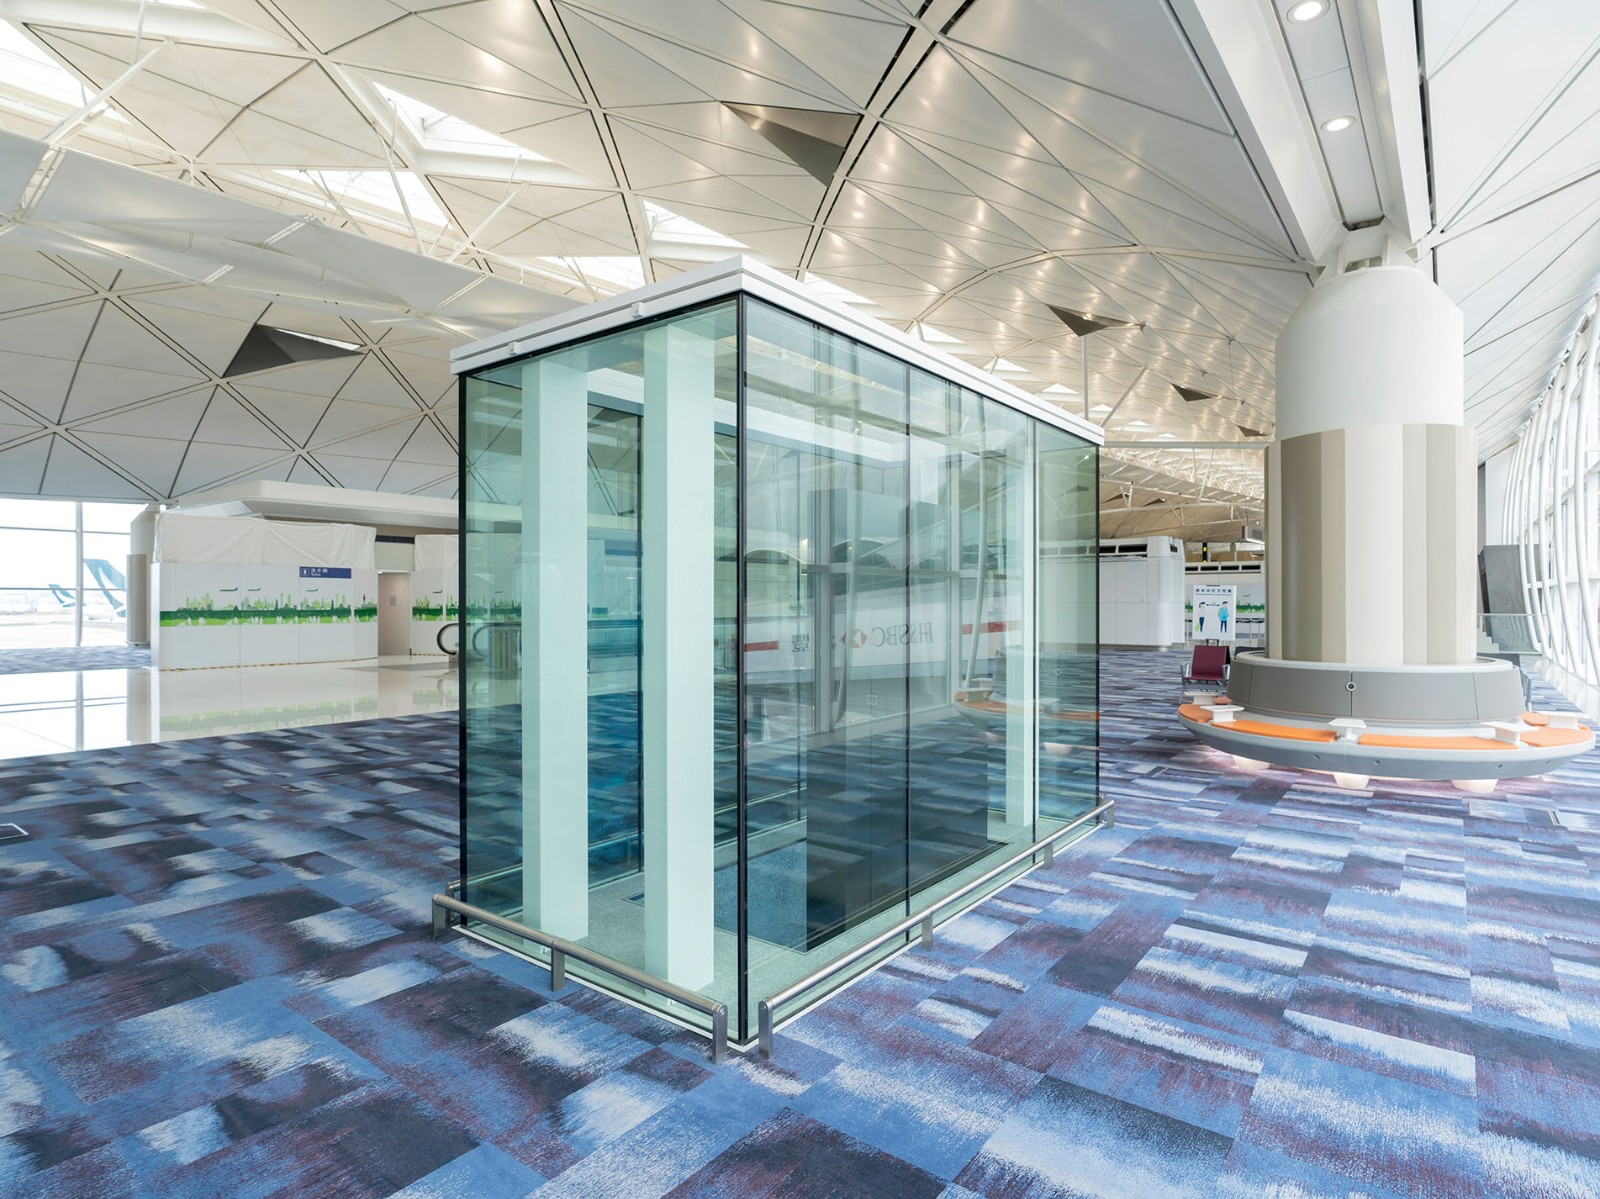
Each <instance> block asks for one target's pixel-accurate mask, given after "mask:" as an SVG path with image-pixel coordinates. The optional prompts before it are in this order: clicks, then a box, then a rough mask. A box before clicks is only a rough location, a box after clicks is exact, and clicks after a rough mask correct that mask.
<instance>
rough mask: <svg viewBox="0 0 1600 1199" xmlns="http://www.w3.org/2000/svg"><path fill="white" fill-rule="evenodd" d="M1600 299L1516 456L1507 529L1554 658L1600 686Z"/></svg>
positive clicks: (1536, 626) (1538, 629)
mask: <svg viewBox="0 0 1600 1199" xmlns="http://www.w3.org/2000/svg"><path fill="white" fill-rule="evenodd" d="M1597 307H1600V300H1591V301H1590V303H1589V307H1588V308H1587V310H1586V311H1585V313H1584V318H1583V323H1582V324H1580V326H1579V328H1578V331H1577V332H1576V333H1574V334H1573V337H1572V340H1571V342H1570V343H1569V344H1568V346H1567V350H1566V354H1565V357H1564V359H1563V361H1562V363H1561V365H1560V366H1559V367H1557V368H1556V371H1555V374H1554V376H1553V377H1552V379H1551V380H1550V384H1549V386H1548V387H1547V388H1546V389H1545V392H1544V394H1543V395H1542V396H1540V398H1539V400H1538V401H1537V402H1536V404H1535V406H1534V409H1533V413H1532V415H1531V416H1530V417H1529V419H1528V422H1527V423H1526V424H1525V425H1524V426H1523V428H1522V431H1521V433H1520V435H1519V436H1518V438H1517V444H1516V447H1515V449H1514V451H1513V454H1512V460H1511V470H1510V477H1509V480H1508V485H1507V487H1506V498H1505V529H1506V536H1507V538H1508V539H1509V540H1512V541H1514V542H1516V544H1517V545H1518V546H1519V547H1520V548H1521V555H1522V577H1523V586H1524V588H1525V590H1526V594H1527V609H1528V613H1529V618H1530V620H1531V622H1532V625H1533V630H1534V634H1535V636H1536V638H1537V641H1538V644H1539V646H1540V647H1541V650H1542V652H1543V654H1544V656H1545V657H1546V658H1548V659H1549V660H1550V661H1552V662H1554V663H1555V664H1556V665H1557V666H1559V667H1561V668H1562V669H1563V670H1565V671H1567V672H1568V673H1569V674H1571V675H1573V676H1575V677H1576V678H1578V679H1581V680H1583V681H1584V682H1585V683H1586V684H1588V685H1590V686H1600V613H1597V611H1596V603H1597V600H1600V396H1597V391H1600V311H1597Z"/></svg>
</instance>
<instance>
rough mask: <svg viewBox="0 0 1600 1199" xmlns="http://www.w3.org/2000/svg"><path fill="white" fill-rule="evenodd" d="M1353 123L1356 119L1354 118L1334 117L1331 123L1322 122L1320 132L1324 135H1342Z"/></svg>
mask: <svg viewBox="0 0 1600 1199" xmlns="http://www.w3.org/2000/svg"><path fill="white" fill-rule="evenodd" d="M1355 123H1356V119H1355V118H1354V117H1334V118H1333V120H1331V121H1324V122H1322V131H1323V132H1324V133H1343V132H1344V131H1345V130H1346V129H1348V128H1350V126H1352V125H1354V124H1355Z"/></svg>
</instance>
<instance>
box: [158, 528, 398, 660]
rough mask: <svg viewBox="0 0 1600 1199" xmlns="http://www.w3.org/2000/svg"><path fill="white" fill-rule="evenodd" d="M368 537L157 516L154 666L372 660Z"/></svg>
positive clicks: (360, 532)
mask: <svg viewBox="0 0 1600 1199" xmlns="http://www.w3.org/2000/svg"><path fill="white" fill-rule="evenodd" d="M374 540H375V534H374V531H373V530H372V529H370V528H364V527H361V526H358V525H334V524H326V525H324V524H287V523H277V522H271V521H265V520H259V519H255V518H237V517H208V516H185V515H181V514H179V513H173V512H168V513H163V514H162V515H161V516H160V517H158V518H157V523H156V538H155V555H154V566H153V567H152V570H151V589H152V591H153V592H154V594H155V596H156V598H157V603H156V619H155V620H154V622H153V629H152V638H151V641H152V646H151V649H152V654H153V657H154V660H155V664H156V665H157V666H158V667H160V668H161V669H163V670H181V669H189V668H195V667H204V666H256V665H266V664H271V663H285V662H327V661H342V660H347V659H350V658H357V657H371V656H373V655H375V654H376V652H377V645H376V627H377V626H376V624H375V623H373V617H375V616H376V614H377V600H376V596H377V571H376V570H375V568H374V563H373V543H374ZM368 630H371V633H370V636H369V635H368ZM368 641H371V642H372V644H371V647H370V648H368V646H367V642H368Z"/></svg>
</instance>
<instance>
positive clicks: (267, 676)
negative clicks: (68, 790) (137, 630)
mask: <svg viewBox="0 0 1600 1199" xmlns="http://www.w3.org/2000/svg"><path fill="white" fill-rule="evenodd" d="M457 694H458V689H457V678H456V673H455V671H453V670H451V669H449V667H448V661H447V659H445V658H442V657H441V658H407V657H395V658H378V659H376V660H375V661H368V662H323V663H314V664H301V665H297V666H242V667H219V668H217V669H213V670H167V671H157V670H151V669H149V668H140V669H132V670H63V671H54V672H51V673H45V674H10V675H0V758H19V757H28V756H30V755H33V754H55V753H63V752H67V751H70V750H83V749H103V748H106V747H109V746H118V745H142V744H146V743H149V742H153V741H178V740H182V739H184V738H188V737H214V736H219V735H225V734H229V733H250V732H262V731H265V730H268V729H283V728H299V727H302V726H306V725H317V724H338V723H342V722H344V721H350V720H370V719H374V718H377V717H391V716H411V715H415V714H417V713H424V712H446V711H453V710H454V709H455V708H456V705H457Z"/></svg>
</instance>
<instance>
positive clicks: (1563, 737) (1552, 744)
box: [1522, 729, 1589, 749]
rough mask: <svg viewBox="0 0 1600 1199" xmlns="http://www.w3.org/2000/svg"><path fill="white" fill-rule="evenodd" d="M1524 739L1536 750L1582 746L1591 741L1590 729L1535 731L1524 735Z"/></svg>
mask: <svg viewBox="0 0 1600 1199" xmlns="http://www.w3.org/2000/svg"><path fill="white" fill-rule="evenodd" d="M1522 739H1523V740H1524V741H1525V742H1527V743H1528V744H1529V745H1531V746H1533V747H1534V748H1536V749H1554V748H1556V747H1557V746H1558V745H1581V744H1582V743H1583V742H1585V741H1587V740H1588V739H1589V730H1588V729H1534V730H1533V731H1532V732H1531V733H1523V734H1522Z"/></svg>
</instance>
